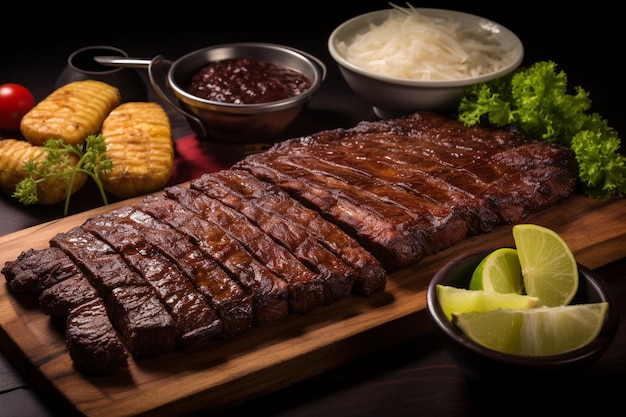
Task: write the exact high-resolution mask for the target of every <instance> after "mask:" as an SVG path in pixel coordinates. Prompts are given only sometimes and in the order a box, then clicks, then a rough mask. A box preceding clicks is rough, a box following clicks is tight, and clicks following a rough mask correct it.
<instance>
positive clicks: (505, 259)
mask: <svg viewBox="0 0 626 417" xmlns="http://www.w3.org/2000/svg"><path fill="white" fill-rule="evenodd" d="M469 289H470V290H483V291H489V292H497V293H501V294H510V293H513V294H521V293H522V269H521V266H520V263H519V258H518V257H517V251H516V250H515V249H513V248H500V249H496V250H494V251H493V252H491V253H489V254H488V255H487V256H485V257H484V258H483V259H482V260H481V261H480V263H479V264H478V266H477V267H476V269H475V270H474V273H473V274H472V279H471V280H470V283H469Z"/></svg>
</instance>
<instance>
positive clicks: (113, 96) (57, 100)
mask: <svg viewBox="0 0 626 417" xmlns="http://www.w3.org/2000/svg"><path fill="white" fill-rule="evenodd" d="M120 101H121V96H120V92H119V90H118V89H117V88H116V87H113V86H112V85H109V84H107V83H104V82H101V81H95V80H83V81H74V82H71V83H69V84H66V85H64V86H62V87H60V88H58V89H57V90H55V91H53V92H52V93H51V94H50V95H49V96H48V97H46V98H44V99H43V100H42V101H40V102H39V103H37V104H36V105H35V107H33V108H32V109H31V110H30V111H29V112H28V113H26V114H25V115H24V117H23V118H22V122H21V124H20V130H21V132H22V135H24V138H26V140H27V141H29V142H30V143H32V144H33V145H43V143H44V142H45V141H47V140H48V139H63V140H64V142H65V143H67V144H71V145H81V144H83V143H84V142H85V139H86V138H87V136H89V135H94V134H97V133H100V129H101V127H102V122H103V121H104V119H105V118H106V117H107V115H108V114H109V113H110V112H111V110H112V109H113V108H115V107H117V106H118V105H119V104H120Z"/></svg>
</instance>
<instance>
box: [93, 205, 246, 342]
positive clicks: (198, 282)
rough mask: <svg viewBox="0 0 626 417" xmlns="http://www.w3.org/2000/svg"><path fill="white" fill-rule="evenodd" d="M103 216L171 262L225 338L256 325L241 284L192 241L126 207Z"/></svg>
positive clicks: (167, 226) (145, 215)
mask: <svg viewBox="0 0 626 417" xmlns="http://www.w3.org/2000/svg"><path fill="white" fill-rule="evenodd" d="M104 216H108V217H110V218H111V219H112V220H113V219H114V218H117V221H121V222H125V223H127V224H130V225H132V226H133V227H136V228H138V230H139V231H140V232H141V233H142V234H143V235H144V236H145V237H146V240H147V241H148V242H150V244H152V245H154V247H156V248H158V250H159V251H160V252H161V253H162V254H164V255H165V256H166V257H167V258H168V259H170V260H172V261H173V262H174V264H176V265H177V266H178V267H179V268H180V269H181V270H182V271H183V272H184V273H185V275H186V276H187V278H188V279H190V280H191V282H192V283H193V284H194V286H195V287H196V289H197V290H198V291H200V293H202V294H203V295H204V296H205V297H206V298H207V300H209V303H210V304H211V306H212V307H213V308H214V309H215V311H216V312H217V314H218V316H219V318H220V319H221V321H222V330H223V335H224V336H225V337H230V336H233V335H235V334H238V333H241V332H243V331H246V330H248V329H249V328H250V327H251V326H252V324H253V320H254V318H253V301H252V297H251V296H249V295H246V294H245V293H244V291H243V290H242V289H241V287H239V285H238V284H237V283H236V282H235V281H233V280H232V279H231V278H230V277H229V276H228V274H226V272H225V271H224V270H223V269H222V268H221V267H220V266H219V265H218V264H217V263H216V262H215V261H213V260H212V259H211V258H209V257H208V256H206V255H205V254H204V253H203V252H202V251H200V250H199V249H198V247H197V246H195V245H193V244H192V243H191V242H190V240H189V238H188V237H187V236H185V235H183V234H182V233H180V232H178V231H177V230H175V229H174V228H172V227H171V226H169V225H167V224H165V223H162V222H159V221H156V220H155V219H154V218H153V217H151V216H149V215H148V214H146V213H143V212H141V211H138V210H136V209H135V208H134V207H131V206H126V207H122V208H119V209H116V210H113V211H111V212H109V213H107V214H105V215H104Z"/></svg>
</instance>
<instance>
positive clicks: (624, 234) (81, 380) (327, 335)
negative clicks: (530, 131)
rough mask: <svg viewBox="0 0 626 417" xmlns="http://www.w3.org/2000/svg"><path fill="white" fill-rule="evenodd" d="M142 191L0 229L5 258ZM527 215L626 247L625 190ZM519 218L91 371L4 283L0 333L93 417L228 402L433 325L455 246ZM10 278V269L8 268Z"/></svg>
mask: <svg viewBox="0 0 626 417" xmlns="http://www.w3.org/2000/svg"><path fill="white" fill-rule="evenodd" d="M133 201H135V200H128V201H125V202H121V203H117V204H114V205H110V206H108V207H102V208H98V209H95V210H91V211H88V212H85V213H81V214H78V215H75V216H72V217H67V218H62V219H58V220H55V221H52V222H49V223H45V224H41V225H38V226H33V227H31V228H28V229H25V230H22V231H19V232H16V233H13V234H11V235H7V236H4V237H1V238H0V263H1V265H4V262H5V261H7V260H12V259H15V258H16V257H17V256H18V255H19V253H20V252H21V251H24V250H27V249H29V248H31V247H33V248H43V247H46V246H48V239H50V238H51V237H52V236H53V235H54V234H56V233H57V232H61V231H66V230H68V229H69V228H71V227H73V226H75V225H79V224H81V223H82V222H84V221H85V219H86V218H87V217H89V216H92V215H96V214H99V213H102V212H105V211H108V210H111V209H113V208H115V207H118V206H120V205H125V204H130V203H132V202H133ZM525 222H527V223H537V224H541V225H544V226H547V227H550V228H552V229H554V230H555V231H556V232H557V233H559V234H560V235H561V236H562V237H563V238H564V239H565V240H566V242H568V244H569V245H570V247H571V248H572V250H573V252H574V254H575V256H576V258H577V260H578V261H579V262H580V263H581V264H584V265H586V266H587V267H589V268H592V269H593V268H597V267H600V266H603V265H605V264H608V263H610V262H612V261H615V260H618V259H621V258H624V257H626V199H624V198H622V199H611V200H607V201H598V200H593V199H590V198H587V197H585V196H583V195H574V196H572V197H571V198H569V199H568V200H567V201H564V202H562V203H561V204H559V205H557V206H554V207H551V208H549V209H548V210H545V211H543V212H541V213H537V214H534V215H531V216H530V217H528V218H527V219H526V220H525ZM512 245H513V238H512V235H511V226H502V227H499V228H497V229H496V230H494V231H493V232H491V233H489V234H486V235H482V236H473V237H468V238H466V239H465V240H464V241H462V242H461V243H459V244H457V245H455V246H454V247H453V248H450V249H448V250H445V251H443V252H441V253H439V254H437V255H434V256H430V257H428V258H426V259H424V260H423V261H422V262H420V263H419V264H417V265H415V266H414V267H411V268H406V269H404V270H402V271H398V272H396V273H393V274H392V275H390V276H389V279H388V285H387V288H386V290H385V291H384V292H382V293H379V294H375V295H373V296H371V297H369V298H363V297H358V296H354V297H350V298H348V299H345V300H342V301H340V302H338V303H336V304H334V305H331V306H326V307H320V308H318V309H316V310H314V311H312V312H310V313H308V314H306V315H292V316H290V317H288V318H286V319H285V320H283V321H281V322H278V323H273V324H271V325H267V326H265V327H263V328H255V329H252V330H250V331H249V332H247V333H246V334H244V335H241V336H239V337H237V338H236V339H233V340H230V341H219V342H210V343H206V344H202V345H198V346H194V347H192V348H189V349H186V350H183V351H180V352H177V353H173V354H169V355H165V356H161V357H158V358H151V359H146V360H141V361H139V362H133V361H131V363H130V365H129V367H128V369H127V370H122V371H119V372H116V373H114V374H113V375H110V376H107V377H97V378H89V377H85V376H83V375H81V374H79V373H77V372H75V370H74V369H73V367H72V361H71V359H70V357H69V355H68V353H67V350H66V348H65V342H64V340H63V333H62V331H61V329H62V324H59V323H55V322H53V321H51V320H50V318H49V317H48V316H46V315H44V314H43V313H41V311H40V310H39V308H38V302H37V300H34V299H33V298H32V297H16V296H15V295H14V294H11V293H9V292H8V289H7V287H6V285H5V284H4V283H2V285H0V329H1V331H0V345H1V346H2V349H3V351H4V352H5V353H6V354H7V356H9V358H11V360H12V361H14V363H15V364H16V366H17V367H18V368H19V369H20V371H21V373H22V374H23V375H24V376H25V377H26V378H27V379H28V380H29V382H31V383H32V384H33V385H34V386H35V387H36V389H38V391H39V392H40V394H42V395H43V396H46V397H47V399H48V401H50V402H51V403H52V404H53V406H55V407H59V408H60V409H62V410H63V411H64V412H66V413H72V412H73V413H76V414H84V415H86V416H94V417H117V416H135V415H144V414H145V415H150V416H176V415H183V414H186V413H189V412H192V411H194V410H198V409H221V408H225V407H228V406H232V405H234V404H237V403H239V402H242V401H246V400H249V399H251V398H254V397H256V396H260V395H263V394H266V393H268V392H271V391H274V390H278V389H280V388H283V387H285V386H288V385H290V384H293V383H295V382H298V381H301V380H304V379H307V378H310V377H312V376H314V375H317V374H320V373H322V372H324V371H327V370H329V369H331V368H334V367H337V366H339V365H341V364H343V363H346V362H348V361H351V360H354V359H355V358H356V357H358V356H362V355H364V354H368V353H373V352H376V351H378V350H380V349H382V348H384V347H387V346H390V345H393V344H398V343H400V342H402V341H404V340H408V339H412V338H415V337H418V336H420V335H423V334H425V333H426V332H429V331H431V326H430V321H429V318H428V315H427V313H426V310H425V309H426V289H427V286H428V283H429V281H430V278H431V277H432V276H433V274H434V273H435V272H436V271H437V270H438V269H439V268H440V267H441V266H443V265H444V264H445V263H446V262H448V261H449V260H450V259H451V258H453V257H455V256H457V255H459V254H461V253H463V252H466V251H474V250H479V249H488V248H496V247H501V246H512ZM3 281H4V280H3Z"/></svg>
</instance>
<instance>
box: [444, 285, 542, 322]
mask: <svg viewBox="0 0 626 417" xmlns="http://www.w3.org/2000/svg"><path fill="white" fill-rule="evenodd" d="M437 299H438V300H439V304H441V309H442V310H443V312H444V313H445V315H446V317H448V320H451V319H452V313H465V312H470V311H489V310H495V309H497V308H510V309H526V308H532V307H534V306H535V305H537V301H538V300H537V299H536V298H535V297H529V296H527V295H521V294H513V293H511V294H499V293H495V292H487V291H479V290H467V289H465V288H457V287H452V286H449V285H442V284H437Z"/></svg>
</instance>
